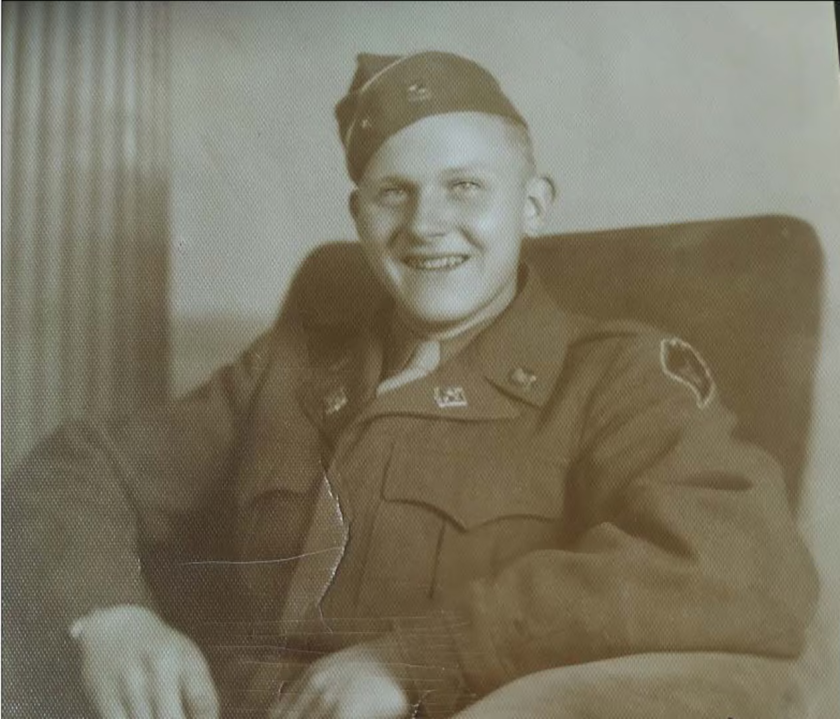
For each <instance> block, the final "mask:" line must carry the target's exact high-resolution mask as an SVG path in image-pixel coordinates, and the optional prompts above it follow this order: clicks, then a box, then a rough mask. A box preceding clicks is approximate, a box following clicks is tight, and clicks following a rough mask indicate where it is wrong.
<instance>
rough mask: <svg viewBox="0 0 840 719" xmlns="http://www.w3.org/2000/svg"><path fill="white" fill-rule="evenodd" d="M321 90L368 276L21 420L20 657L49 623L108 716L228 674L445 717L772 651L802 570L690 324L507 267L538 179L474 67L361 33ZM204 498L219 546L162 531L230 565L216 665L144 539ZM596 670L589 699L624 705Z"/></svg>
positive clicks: (790, 534) (507, 116) (785, 628)
mask: <svg viewBox="0 0 840 719" xmlns="http://www.w3.org/2000/svg"><path fill="white" fill-rule="evenodd" d="M337 117H338V123H339V130H340V134H341V138H342V141H343V144H344V147H345V151H346V156H347V166H348V170H349V173H350V176H351V178H352V179H353V180H354V182H355V183H356V188H355V190H354V191H353V193H352V195H351V197H350V211H351V213H352V216H353V218H354V220H355V223H356V226H357V228H358V234H359V239H360V241H361V244H362V247H363V248H364V253H365V256H366V257H367V260H368V262H369V264H370V266H371V268H372V269H373V271H374V274H375V275H376V277H377V278H378V280H379V282H380V283H381V285H382V286H383V287H384V289H385V290H386V295H387V297H388V300H387V301H386V302H384V303H383V305H382V307H381V310H380V311H379V312H378V313H377V314H376V315H375V317H374V318H373V319H372V320H371V321H367V320H364V321H360V320H358V319H357V318H353V317H351V318H346V319H342V320H339V321H337V322H336V323H335V324H329V325H326V326H322V325H313V324H306V323H303V322H300V321H298V320H290V321H289V322H284V323H280V324H278V325H277V326H276V327H275V328H274V329H273V330H272V331H271V332H269V333H267V334H266V335H265V336H264V337H262V338H260V339H259V340H258V341H257V342H256V343H255V345H254V346H253V347H252V348H250V349H249V350H248V351H247V352H246V353H245V354H244V355H243V356H242V357H241V358H240V360H239V361H238V362H237V363H235V364H233V365H231V366H229V367H226V368H224V369H222V370H221V371H220V372H219V373H218V374H217V375H216V376H214V377H213V378H212V379H211V380H210V381H209V382H208V383H207V384H206V385H204V386H203V387H201V388H199V389H197V390H196V391H194V392H193V393H191V394H189V395H188V396H186V397H185V398H183V399H181V400H179V401H177V402H174V403H172V404H171V405H170V406H168V407H165V408H161V409H160V410H156V411H152V412H149V413H146V414H144V415H142V416H137V417H133V418H130V419H128V420H126V421H123V422H120V423H116V424H114V425H111V426H107V427H101V428H93V427H92V426H90V425H88V424H77V425H72V426H68V427H65V428H64V429H62V430H61V431H60V432H58V433H57V434H56V435H54V436H53V437H51V438H50V439H49V440H47V441H46V442H45V443H43V444H42V445H41V446H40V447H39V448H38V449H37V450H36V451H35V452H34V453H33V454H32V455H31V456H30V458H29V459H28V460H27V462H26V463H25V464H24V465H23V466H22V467H21V468H20V469H19V470H18V472H17V474H16V476H15V477H14V478H13V480H12V482H11V483H10V486H9V487H7V492H8V494H7V499H6V502H5V504H4V506H5V507H13V510H9V513H8V515H7V518H6V521H5V525H6V527H7V529H6V537H5V539H6V543H7V547H8V546H9V542H11V543H12V544H13V545H14V549H13V550H12V551H9V550H8V549H7V556H11V557H14V558H15V561H16V562H19V563H21V564H20V565H18V566H17V567H16V568H13V570H12V571H16V572H20V574H21V576H23V575H26V576H29V577H34V579H33V580H32V581H30V582H27V583H22V584H21V585H20V586H17V587H15V588H14V592H15V595H14V597H13V598H12V599H11V600H10V603H11V604H10V605H11V606H18V607H20V606H24V607H26V608H27V609H26V611H22V612H20V616H21V617H22V619H21V622H20V629H19V634H20V637H21V640H20V641H22V642H25V643H26V645H27V647H28V648H29V649H31V656H33V657H36V659H37V658H38V657H40V658H41V659H44V658H45V657H47V656H51V657H52V654H53V653H55V654H59V653H60V650H61V649H62V647H63V644H62V641H61V637H62V636H64V635H65V633H66V632H68V631H69V632H70V633H71V634H72V635H73V637H74V638H75V646H76V649H77V652H78V666H79V667H80V668H81V679H82V684H83V686H84V690H85V694H86V696H87V697H88V700H89V703H90V706H91V707H92V708H93V710H94V712H95V713H96V714H98V715H99V716H103V717H118V718H122V717H137V718H141V717H153V716H154V717H175V718H177V717H214V716H217V715H218V712H219V708H218V698H217V693H218V692H217V690H218V689H219V688H220V689H221V693H222V698H223V700H224V701H223V704H224V706H226V707H229V708H230V710H231V712H235V713H236V715H237V716H241V715H243V714H245V713H250V714H251V715H253V716H260V717H264V716H270V717H284V718H290V719H301V718H303V717H331V718H347V717H355V718H359V719H361V718H364V719H371V718H374V717H379V718H382V719H388V718H398V717H407V716H417V715H418V713H422V715H423V716H452V715H453V714H454V713H456V712H458V711H460V710H462V709H464V708H465V707H468V706H469V705H470V704H472V703H473V702H475V700H476V699H478V698H480V697H483V696H485V695H494V694H496V693H499V694H501V693H503V692H504V691H505V689H506V687H508V686H509V685H510V684H511V683H512V682H514V681H515V680H517V679H519V678H523V677H529V676H531V675H535V673H537V672H540V671H542V670H554V669H556V670H558V671H563V669H562V668H568V667H572V666H574V665H581V664H583V663H586V662H593V661H595V660H601V659H607V658H610V657H618V656H625V655H634V654H653V653H657V652H674V653H677V652H680V653H690V652H694V653H698V652H720V653H726V654H728V655H736V654H743V655H752V656H764V657H777V658H784V657H795V656H796V655H797V654H798V653H799V651H800V650H801V647H802V642H803V634H804V629H805V626H806V625H807V622H808V620H809V617H810V615H811V613H812V611H813V606H814V602H815V595H816V581H815V577H814V572H813V568H812V565H811V562H810V559H809V557H808V555H807V552H806V550H805V549H804V547H803V545H802V542H801V541H800V539H799V537H798V536H797V533H796V529H795V525H794V523H793V520H792V518H791V515H790V511H789V508H788V506H787V502H786V498H785V492H784V484H783V480H782V477H781V475H780V471H779V468H778V466H777V464H776V463H775V461H774V460H773V459H771V458H770V457H769V456H768V455H767V454H765V453H764V452H763V451H761V450H759V449H757V448H756V447H753V446H750V445H747V444H745V443H743V442H741V441H740V440H738V439H737V438H736V436H735V433H734V430H735V427H736V422H735V419H734V418H733V417H732V415H731V413H730V412H729V411H728V410H727V409H726V408H725V407H724V405H723V404H722V403H721V399H720V397H719V396H718V394H717V391H716V389H715V385H714V380H713V377H712V374H711V371H710V370H709V368H708V367H707V366H706V364H705V362H704V361H703V359H702V358H701V357H700V356H699V355H698V354H697V353H696V352H695V350H694V349H693V348H691V347H690V346H689V345H688V344H686V343H685V342H683V341H681V340H679V339H678V338H674V337H670V336H667V335H663V334H661V333H659V332H657V331H656V330H653V329H651V328H648V327H645V326H643V325H640V324H637V323H634V322H631V321H614V322H599V321H595V320H592V319H589V318H586V317H580V316H574V315H571V314H568V313H566V312H564V311H563V310H562V309H561V308H560V307H558V306H556V305H555V304H554V302H553V300H551V299H550V298H549V296H548V294H547V292H546V291H545V290H544V289H543V288H542V287H541V285H540V282H539V279H538V277H537V275H536V274H535V273H534V272H533V271H531V270H530V269H529V268H527V267H525V266H522V265H521V263H520V249H521V245H522V241H523V239H524V238H527V237H529V236H533V235H536V234H538V233H539V232H540V231H541V228H542V227H543V222H544V219H545V216H546V213H547V211H548V209H549V207H550V205H551V203H552V201H553V199H554V191H553V186H552V184H551V182H550V181H548V180H547V179H546V178H544V177H541V176H540V175H539V174H538V173H537V172H536V169H535V163H534V159H533V151H532V147H531V141H530V137H529V133H528V127H527V124H526V123H525V121H524V120H523V119H522V118H521V117H520V115H519V113H518V112H517V111H516V110H515V108H514V107H513V106H512V104H511V103H510V101H509V100H508V99H507V98H506V97H505V95H504V94H503V93H502V91H501V89H500V87H499V85H498V83H497V82H496V81H495V79H494V78H493V77H492V76H491V75H490V74H489V73H488V72H487V71H486V70H484V69H483V68H481V67H479V66H478V65H476V64H475V63H473V62H471V61H469V60H466V59H464V58H461V57H458V56H455V55H451V54H446V53H436V52H428V53H420V54H416V55H410V56H406V57H389V56H372V55H362V56H360V57H359V65H358V69H357V72H356V76H355V77H354V79H353V83H352V85H351V88H350V92H349V93H348V95H347V96H346V97H345V99H344V100H342V102H341V103H339V105H338V107H337ZM56 508H60V511H57V509H56ZM197 517H205V518H206V517H209V518H210V519H207V520H205V521H206V524H201V523H200V521H199V520H198V519H197ZM226 518H227V519H228V520H229V521H228V524H229V525H230V536H231V538H232V539H231V544H230V548H229V549H228V550H220V549H219V548H218V546H216V549H214V550H208V549H206V548H205V549H203V550H202V551H203V552H204V554H200V553H196V550H194V549H189V548H187V549H183V548H182V551H183V552H184V553H185V555H186V556H187V557H188V558H189V561H185V562H184V563H183V564H182V565H181V566H182V568H183V567H187V566H206V567H211V568H216V567H223V568H225V571H227V570H228V569H229V570H230V571H231V572H233V573H234V577H235V579H236V587H237V589H236V594H235V596H234V600H233V604H234V605H235V606H236V608H237V610H238V614H237V615H236V617H237V620H238V621H237V622H235V623H234V624H233V626H234V628H235V629H236V631H237V633H236V634H235V637H234V638H233V639H228V640H226V641H216V642H215V643H213V642H206V641H205V642H204V643H203V645H202V646H203V648H204V650H205V654H207V655H208V656H211V658H212V659H214V661H213V662H211V663H212V664H214V667H213V671H214V674H213V676H214V677H215V679H214V678H211V674H210V669H209V668H208V666H207V663H206V661H205V656H204V655H203V654H202V651H201V650H200V649H199V648H198V646H197V645H196V644H195V643H194V641H193V640H196V641H199V643H201V641H200V640H201V637H199V636H198V635H196V636H195V637H193V638H192V639H191V638H188V637H187V636H186V635H184V634H182V633H180V632H178V631H176V630H175V629H174V628H172V627H170V626H168V625H167V624H166V623H165V622H164V621H163V620H162V619H160V618H159V616H158V614H157V613H156V611H155V606H156V605H155V603H154V599H153V597H152V596H151V592H150V590H149V587H148V583H147V578H146V577H145V576H144V575H143V573H142V572H141V570H140V565H139V562H138V553H139V551H140V548H141V547H143V546H148V545H153V546H154V545H159V544H170V545H171V544H176V543H177V542H178V540H179V539H180V538H182V537H183V536H184V534H185V530H186V529H192V530H195V529H196V528H204V530H205V532H209V533H212V534H215V535H217V538H218V537H222V536H226V535H224V531H223V530H224V527H226V526H228V524H226V523H225V521H223V520H225V519H226ZM10 526H11V529H9V527H10ZM103 537H107V541H103ZM218 544H219V542H216V545H218ZM190 552H193V554H190ZM212 552H216V553H215V554H213V553H212ZM226 552H227V553H226ZM199 557H200V558H199ZM8 571H10V570H9V569H8V567H7V572H8ZM33 587H35V588H37V589H33ZM243 627H244V629H243ZM205 639H206V637H205ZM216 650H225V653H226V655H227V660H226V661H225V662H221V661H219V662H217V661H215V660H216V659H218V657H216V656H215V654H212V655H211V653H214V652H216ZM231 655H232V656H231ZM674 656H675V657H676V656H679V655H677V654H674ZM675 661H676V660H675ZM557 676H561V675H557ZM549 682H550V680H549ZM534 686H537V685H534ZM540 686H544V684H543V685H540ZM710 686H711V689H709V688H707V696H706V700H707V701H708V702H709V704H708V705H706V704H703V702H702V701H701V702H700V703H697V702H695V703H694V706H695V707H696V708H697V711H698V712H700V713H698V714H697V716H710V715H711V714H710V713H709V711H711V703H712V702H713V701H716V700H717V699H718V698H719V697H718V695H719V692H717V693H715V692H716V691H717V690H716V687H718V685H716V684H715V685H710ZM701 689H702V687H701ZM526 694H527V692H526ZM733 696H734V698H733V697H732V696H727V697H726V700H727V702H728V703H726V704H725V708H726V710H727V713H728V714H729V715H737V716H750V715H749V714H748V713H747V709H744V707H746V706H747V705H748V704H749V701H748V699H749V698H748V697H747V698H745V697H744V696H743V694H740V695H737V694H736V695H733ZM527 699H528V697H527V696H522V695H520V698H519V699H518V700H517V703H515V704H513V705H510V704H504V703H502V705H500V706H501V708H497V709H496V710H495V714H494V710H493V709H492V705H484V706H485V708H484V709H483V710H482V711H483V713H482V716H500V717H501V716H511V715H512V713H515V714H517V715H522V716H526V715H530V714H531V713H532V712H533V707H530V705H529V704H528V702H527ZM602 699H603V697H602ZM607 699H608V703H607V704H603V702H602V703H601V704H599V706H601V707H602V708H603V707H604V706H606V707H607V708H606V709H604V710H603V711H602V713H599V714H597V716H601V715H602V714H603V716H605V717H606V716H616V715H618V714H622V715H623V711H624V709H625V708H626V707H624V706H623V701H624V697H622V696H621V695H620V694H619V695H616V696H614V697H608V698H607ZM599 701H600V700H599ZM609 702H612V703H611V704H609ZM739 702H740V703H739ZM553 706H554V707H555V708H556V709H557V711H558V715H562V716H570V717H571V716H575V717H577V716H584V715H585V716H595V714H591V713H589V710H588V709H587V708H586V707H583V708H582V709H581V708H580V707H579V706H578V711H579V712H583V713H574V714H572V713H568V714H564V713H563V712H564V711H568V712H572V711H573V707H572V697H571V696H570V695H569V694H568V693H566V694H564V693H562V692H560V693H558V695H557V697H556V703H554V704H553ZM645 706H648V705H645ZM680 706H681V707H683V711H684V706H683V705H682V704H681V705H680ZM488 707H489V708H488ZM639 707H641V705H639V704H638V702H637V709H638V711H637V713H636V714H632V716H633V717H636V716H638V717H641V716H643V715H644V716H647V715H646V714H645V713H644V707H641V708H639ZM739 709H741V710H742V711H741V713H739ZM593 711H594V710H593ZM604 712H605V713H604ZM681 715H682V716H687V714H685V713H683V714H681ZM628 716H630V715H628ZM768 716H769V715H768Z"/></svg>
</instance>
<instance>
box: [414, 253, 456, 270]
mask: <svg viewBox="0 0 840 719" xmlns="http://www.w3.org/2000/svg"><path fill="white" fill-rule="evenodd" d="M466 261H467V258H466V257H465V256H464V255H448V256H446V257H430V258H423V257H407V258H406V260H405V263H406V264H407V265H408V266H409V267H412V268H414V269H415V270H447V269H449V268H451V267H457V266H458V265H460V264H463V263H464V262H466Z"/></svg>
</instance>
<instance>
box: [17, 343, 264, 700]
mask: <svg viewBox="0 0 840 719" xmlns="http://www.w3.org/2000/svg"><path fill="white" fill-rule="evenodd" d="M272 345H273V341H272V336H271V335H270V334H269V335H265V336H263V337H262V338H260V339H259V340H258V341H257V342H255V343H254V345H253V346H252V347H251V348H250V349H249V350H248V351H247V352H245V353H244V354H243V355H242V356H241V357H240V358H239V359H238V361H236V362H235V363H233V364H231V365H230V366H227V367H225V368H223V369H222V370H220V371H219V372H218V373H216V374H215V375H214V376H213V377H212V378H211V379H210V380H209V381H208V382H207V383H206V384H204V385H202V386H201V387H199V388H198V389H196V390H195V391H193V392H191V393H190V394H188V395H187V396H185V397H184V398H183V399H181V400H179V401H176V402H173V403H171V404H170V405H168V406H164V407H161V408H157V409H151V410H149V411H145V412H141V413H139V414H137V415H135V416H132V417H130V418H128V419H126V420H124V421H119V422H115V423H112V424H109V425H107V426H95V425H93V424H91V423H87V422H73V423H69V424H67V425H65V426H63V427H61V428H60V429H59V430H58V431H56V432H55V433H54V434H52V435H51V436H50V437H48V438H47V439H46V440H44V441H43V442H41V443H40V444H39V445H38V446H36V447H35V449H34V450H33V451H32V452H31V453H30V454H29V456H28V457H27V458H26V459H25V460H24V461H23V462H22V464H21V465H20V466H18V467H17V468H15V470H14V471H13V472H12V473H11V475H10V476H9V477H8V478H7V481H6V482H4V486H3V563H4V570H5V575H4V586H3V589H4V591H3V608H4V614H5V617H4V619H6V621H4V639H7V640H10V642H11V643H10V644H9V645H7V647H9V648H10V653H11V654H12V655H13V656H14V659H13V661H14V662H15V666H16V667H17V669H18V670H19V673H20V675H21V676H24V675H26V674H27V668H30V669H38V668H40V669H44V668H45V667H47V666H49V665H51V664H54V663H55V660H56V657H59V656H61V657H66V656H67V655H68V653H69V652H70V651H71V649H70V647H69V644H68V638H67V632H68V628H69V627H70V625H71V623H72V622H73V621H74V620H75V619H77V618H79V617H81V616H83V615H85V614H87V613H89V612H90V611H92V610H94V609H97V608H104V607H109V606H115V605H119V604H136V605H144V606H147V607H150V608H153V607H154V601H153V597H152V596H151V592H150V590H149V587H148V586H147V582H146V580H145V579H144V576H143V574H142V573H141V567H140V549H141V546H143V545H160V544H167V543H171V542H175V541H177V540H178V538H179V537H180V536H182V535H186V534H188V533H189V529H190V527H189V524H190V522H192V521H195V520H194V518H195V517H197V516H198V515H199V514H200V512H201V511H202V509H203V508H204V507H206V506H207V505H208V503H209V502H210V501H211V499H212V497H213V495H214V492H218V491H219V488H220V485H221V484H223V479H224V478H225V477H227V476H228V474H229V472H230V470H231V466H232V461H233V458H234V450H235V446H236V440H237V435H238V433H239V431H240V427H241V425H242V423H243V421H244V417H245V415H246V413H247V410H248V407H249V404H250V401H251V396H252V394H253V392H254V391H255V388H256V386H257V384H258V382H259V381H260V377H261V375H262V374H263V371H264V369H265V367H266V365H267V363H268V360H269V353H270V352H271V347H272ZM4 663H5V662H4ZM4 675H5V673H4ZM4 684H5V682H4Z"/></svg>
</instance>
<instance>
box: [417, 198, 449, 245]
mask: <svg viewBox="0 0 840 719" xmlns="http://www.w3.org/2000/svg"><path fill="white" fill-rule="evenodd" d="M450 210H451V208H450V207H449V206H448V203H447V202H446V198H445V197H443V196H442V195H441V193H439V192H436V191H434V190H428V191H424V192H418V193H416V194H415V196H414V202H413V203H412V207H411V217H410V218H409V222H408V227H409V229H410V230H411V234H412V235H414V237H416V238H417V239H418V240H431V239H435V238H436V237H442V236H443V235H445V234H446V233H447V232H448V231H449V228H450V226H451V223H452V217H451V211H450Z"/></svg>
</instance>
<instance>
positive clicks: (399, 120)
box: [335, 52, 528, 182]
mask: <svg viewBox="0 0 840 719" xmlns="http://www.w3.org/2000/svg"><path fill="white" fill-rule="evenodd" d="M356 64H357V67H356V74H355V75H354V76H353V81H352V83H351V85H350V90H349V91H348V93H347V95H345V96H344V98H342V100H341V101H340V102H339V103H338V104H337V105H336V108H335V116H336V119H337V120H338V131H339V134H340V136H341V141H342V143H343V145H344V151H345V153H346V156H347V169H348V171H349V173H350V177H351V179H352V180H353V181H354V182H358V181H359V178H360V177H361V176H362V173H363V172H364V169H365V165H367V163H368V160H370V158H371V157H372V156H373V154H374V153H375V152H376V151H377V150H378V149H379V147H380V146H381V145H382V143H383V142H385V140H387V139H388V138H389V137H390V136H391V135H393V134H395V133H396V132H398V131H399V130H402V129H403V128H404V127H407V126H408V125H410V124H412V123H414V122H417V121H418V120H420V119H422V118H424V117H428V116H430V115H444V114H447V113H450V112H483V113H486V114H489V115H499V116H501V117H505V118H508V119H509V120H512V121H513V122H516V123H519V124H520V125H522V126H523V127H525V128H526V129H527V127H528V124H527V123H526V122H525V120H524V119H523V118H522V116H521V115H520V114H519V113H518V112H517V110H516V108H515V107H514V106H513V104H512V103H511V101H510V100H509V99H508V98H507V97H506V96H505V95H504V93H503V92H502V89H501V87H500V86H499V83H498V81H497V80H496V78H495V77H493V76H492V75H491V74H490V73H489V72H488V71H487V70H485V69H484V68H483V67H481V66H480V65H478V64H476V63H474V62H473V61H472V60H468V59H466V58H464V57H460V56H459V55H453V54H451V53H445V52H421V53H417V54H415V55H403V56H400V55H368V54H361V55H358V56H357V57H356Z"/></svg>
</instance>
